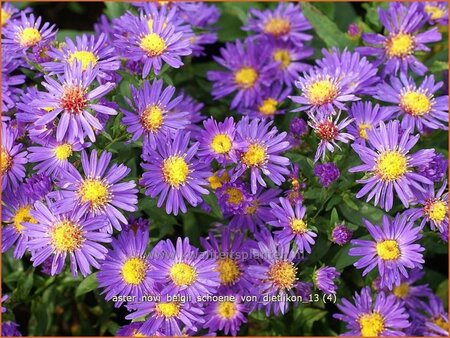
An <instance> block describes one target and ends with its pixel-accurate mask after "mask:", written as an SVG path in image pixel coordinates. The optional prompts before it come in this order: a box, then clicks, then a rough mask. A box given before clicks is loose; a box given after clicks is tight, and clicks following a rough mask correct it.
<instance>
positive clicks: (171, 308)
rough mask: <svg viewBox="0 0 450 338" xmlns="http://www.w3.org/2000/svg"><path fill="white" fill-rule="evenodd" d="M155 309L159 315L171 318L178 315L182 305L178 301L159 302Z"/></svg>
mask: <svg viewBox="0 0 450 338" xmlns="http://www.w3.org/2000/svg"><path fill="white" fill-rule="evenodd" d="M155 310H156V315H157V316H158V317H165V318H171V317H176V316H178V314H179V313H180V305H179V304H177V303H158V304H156V306H155Z"/></svg>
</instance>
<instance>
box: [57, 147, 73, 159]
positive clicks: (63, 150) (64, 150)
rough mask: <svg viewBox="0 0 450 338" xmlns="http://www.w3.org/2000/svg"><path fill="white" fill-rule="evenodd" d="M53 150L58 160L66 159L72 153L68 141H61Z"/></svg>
mask: <svg viewBox="0 0 450 338" xmlns="http://www.w3.org/2000/svg"><path fill="white" fill-rule="evenodd" d="M53 151H54V153H55V157H56V158H57V159H58V160H60V161H62V160H67V159H68V158H69V157H70V155H72V145H71V144H69V143H63V144H60V145H58V146H56V147H55V148H54V149H53Z"/></svg>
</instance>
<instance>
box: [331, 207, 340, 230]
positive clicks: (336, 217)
mask: <svg viewBox="0 0 450 338" xmlns="http://www.w3.org/2000/svg"><path fill="white" fill-rule="evenodd" d="M338 222H339V215H338V212H337V210H336V208H333V211H332V212H331V217H330V227H334V225H335V224H336V223H338Z"/></svg>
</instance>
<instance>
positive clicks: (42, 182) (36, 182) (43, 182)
mask: <svg viewBox="0 0 450 338" xmlns="http://www.w3.org/2000/svg"><path fill="white" fill-rule="evenodd" d="M22 189H23V191H24V193H25V195H27V196H29V197H30V198H31V199H32V200H34V201H37V200H43V199H44V197H45V196H46V195H47V194H48V193H49V192H51V191H52V189H53V181H52V180H51V178H50V177H49V176H47V175H45V174H33V175H31V176H30V177H29V178H27V179H26V180H25V183H24V184H23V185H22Z"/></svg>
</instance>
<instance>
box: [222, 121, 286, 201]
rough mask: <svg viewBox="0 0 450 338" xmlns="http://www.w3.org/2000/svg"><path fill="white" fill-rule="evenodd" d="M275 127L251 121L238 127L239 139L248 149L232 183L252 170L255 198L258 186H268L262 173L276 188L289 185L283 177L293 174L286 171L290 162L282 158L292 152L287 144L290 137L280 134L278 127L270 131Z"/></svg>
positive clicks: (243, 154) (264, 122) (263, 122)
mask: <svg viewBox="0 0 450 338" xmlns="http://www.w3.org/2000/svg"><path fill="white" fill-rule="evenodd" d="M272 123H273V121H269V122H266V121H264V120H260V119H252V120H250V119H249V118H248V117H244V118H242V119H241V120H240V121H239V122H238V124H237V127H236V129H237V132H238V135H239V137H240V138H241V139H242V141H245V142H246V143H247V146H246V149H245V150H244V151H243V152H242V153H241V156H240V159H239V162H238V164H237V166H236V168H235V170H234V173H233V175H232V178H231V181H234V180H236V179H237V178H238V177H240V176H242V174H244V172H245V171H246V170H247V169H250V182H251V184H250V185H251V192H252V194H255V193H256V191H257V187H258V186H257V182H258V183H259V184H260V185H261V186H263V187H266V186H267V184H266V182H265V181H264V179H263V177H262V175H261V173H263V174H264V175H265V176H266V177H267V178H268V179H270V180H271V181H272V182H273V183H275V184H276V185H281V183H283V182H284V181H285V178H284V177H283V175H287V174H289V170H288V169H287V168H286V167H287V166H288V165H289V159H288V158H287V157H284V156H280V155H279V154H280V153H281V152H283V151H285V150H287V149H288V148H289V142H287V141H284V139H285V138H286V135H287V134H286V132H282V133H278V130H277V128H276V127H272V128H271V129H270V130H269V128H270V127H271V126H272Z"/></svg>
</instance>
